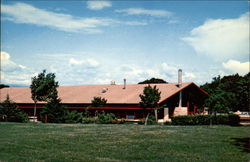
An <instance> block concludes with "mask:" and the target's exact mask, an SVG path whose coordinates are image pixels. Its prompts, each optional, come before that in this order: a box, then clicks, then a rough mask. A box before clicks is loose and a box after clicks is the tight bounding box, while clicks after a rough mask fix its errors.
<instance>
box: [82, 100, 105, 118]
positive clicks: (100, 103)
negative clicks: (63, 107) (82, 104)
mask: <svg viewBox="0 0 250 162" xmlns="http://www.w3.org/2000/svg"><path fill="white" fill-rule="evenodd" d="M106 103H107V100H106V99H105V98H102V97H94V98H93V100H91V106H92V107H102V106H104V105H106ZM87 113H88V110H86V112H85V114H87ZM95 116H98V111H96V112H95Z"/></svg>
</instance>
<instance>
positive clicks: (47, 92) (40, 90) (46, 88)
mask: <svg viewBox="0 0 250 162" xmlns="http://www.w3.org/2000/svg"><path fill="white" fill-rule="evenodd" d="M55 77H56V76H55V74H54V73H48V74H46V70H43V72H42V73H40V74H38V76H35V77H33V78H32V79H31V80H32V82H31V85H30V89H31V94H32V96H31V97H32V100H33V101H34V103H35V107H34V117H35V116H36V103H37V101H45V102H49V101H50V100H51V99H55V98H54V96H55V95H56V96H57V89H56V88H57V87H58V82H56V81H55Z"/></svg>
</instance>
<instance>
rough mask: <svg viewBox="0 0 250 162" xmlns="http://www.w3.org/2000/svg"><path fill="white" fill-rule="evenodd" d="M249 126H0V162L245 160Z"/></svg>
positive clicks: (249, 134) (3, 124) (246, 158)
mask: <svg viewBox="0 0 250 162" xmlns="http://www.w3.org/2000/svg"><path fill="white" fill-rule="evenodd" d="M249 132H250V127H230V126H186V127H185V126H160V125H154V126H143V125H134V124H128V125H126V124H123V125H111V124H110V125H102V124H96V125H95V124H90V125H86V124H41V123H25V124H21V123H0V161H228V162H229V161H249V160H250V156H249V155H250V153H248V152H249V138H250V133H249Z"/></svg>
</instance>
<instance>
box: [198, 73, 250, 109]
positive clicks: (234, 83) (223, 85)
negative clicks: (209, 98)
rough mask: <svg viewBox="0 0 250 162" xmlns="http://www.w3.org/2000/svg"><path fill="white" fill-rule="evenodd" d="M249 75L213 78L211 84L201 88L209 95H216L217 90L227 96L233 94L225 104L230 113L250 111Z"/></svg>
mask: <svg viewBox="0 0 250 162" xmlns="http://www.w3.org/2000/svg"><path fill="white" fill-rule="evenodd" d="M249 80H250V73H248V74H246V75H245V76H240V75H239V74H234V75H228V76H224V77H223V78H221V77H220V76H218V77H215V78H213V80H212V82H211V83H206V84H204V85H202V86H201V87H202V88H203V89H204V90H205V91H207V92H208V94H209V95H213V94H215V95H217V94H218V88H219V89H220V91H223V92H224V93H227V94H229V95H230V94H231V95H232V94H233V95H234V98H237V100H236V99H230V100H226V101H225V102H226V104H227V105H228V108H229V110H230V111H237V110H240V111H250V104H249V99H250V94H249V93H250V84H249Z"/></svg>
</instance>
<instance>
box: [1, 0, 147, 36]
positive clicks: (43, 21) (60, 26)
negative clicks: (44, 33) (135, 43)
mask: <svg viewBox="0 0 250 162" xmlns="http://www.w3.org/2000/svg"><path fill="white" fill-rule="evenodd" d="M98 2H99V1H98ZM1 13H3V14H5V16H4V17H3V18H4V20H9V21H13V22H15V23H24V24H35V25H38V26H46V27H50V28H53V29H57V30H61V31H66V32H84V33H90V34H94V33H101V32H102V30H101V29H100V28H101V27H105V26H111V25H115V24H118V25H119V24H124V25H145V23H139V22H137V23H136V22H123V21H118V20H114V19H110V18H95V17H94V18H78V17H73V16H72V15H69V14H63V13H56V12H51V11H47V10H44V9H39V8H36V7H34V6H32V5H29V4H26V3H16V4H13V5H1Z"/></svg>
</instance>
